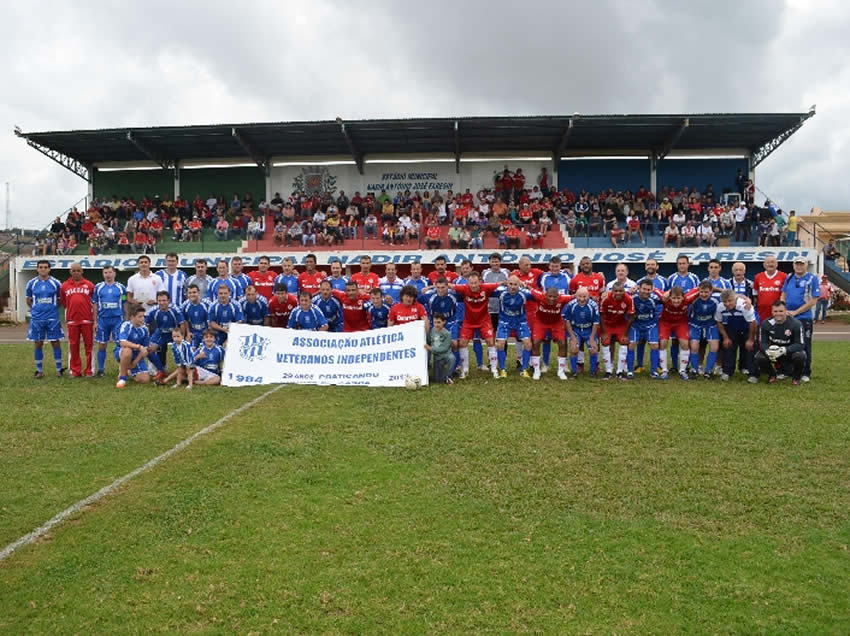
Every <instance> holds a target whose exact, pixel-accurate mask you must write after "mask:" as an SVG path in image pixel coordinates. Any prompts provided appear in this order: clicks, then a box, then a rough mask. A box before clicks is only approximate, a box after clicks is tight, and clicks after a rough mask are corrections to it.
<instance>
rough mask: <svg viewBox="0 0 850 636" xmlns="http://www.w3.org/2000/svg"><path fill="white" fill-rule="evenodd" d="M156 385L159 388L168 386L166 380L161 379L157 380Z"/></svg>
mask: <svg viewBox="0 0 850 636" xmlns="http://www.w3.org/2000/svg"><path fill="white" fill-rule="evenodd" d="M154 384H156V385H157V386H165V385H166V382H165V380H164V379H163V378H160V379H159V380H156V381H155V382H154Z"/></svg>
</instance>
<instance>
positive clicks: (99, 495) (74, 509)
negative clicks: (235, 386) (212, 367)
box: [0, 384, 285, 561]
mask: <svg viewBox="0 0 850 636" xmlns="http://www.w3.org/2000/svg"><path fill="white" fill-rule="evenodd" d="M284 386H285V385H283V384H278V385H277V386H274V387H272V388H271V389H269V390H268V391H266V392H265V393H263V394H262V395H260V396H259V397H256V398H254V399H253V400H251V401H250V402H246V403H245V404H243V405H242V406H240V407H239V408H237V409H234V410H232V411H230V413H228V414H227V415H224V416H223V417H221V418H219V419H218V420H216V421H215V422H213V423H212V424H210V425H209V426H207V427H206V428H202V429H201V430H200V431H198V432H197V433H194V434H193V435H190V436H189V437H187V438H186V439H184V440H183V441H182V442H178V443H177V444H176V445H175V446H173V447H171V448H169V449H168V450H167V451H165V452H164V453H162V454H161V455H157V456H156V457H154V458H153V459H152V460H150V461H149V462H148V463H146V464H145V465H143V466H140V467H139V468H136V469H135V470H134V471H132V472H129V473H127V474H126V475H124V476H123V477H119V478H118V479H116V480H115V481H113V482H112V483H111V484H109V485H108V486H104V487H103V488H101V489H100V490H98V491H97V492H96V493H93V494H91V495H89V496H88V497H86V498H85V499H80V501H78V502H77V503H75V504H74V505H72V506H69V507H68V508H65V510H63V511H62V512H60V513H59V514H58V515H56V516H55V517H53V518H52V519H51V520H50V521H48V522H46V523H44V524H43V525H40V526H39V527H38V528H36V529H35V530H33V531H32V532H29V533H27V534H25V535H24V536H22V537H21V538H20V539H18V540H17V541H13V542H12V543H10V544H9V545H7V546H6V547H5V548H3V550H2V551H0V561H3V560H4V559H6V558H7V557H9V556H10V555H11V554H12V553H13V552H14V551H15V550H17V549H18V548H21V547H23V546H25V545H29V544H30V543H32V542H33V541H35V540H36V539H38V538H39V537H42V536H44V535H45V534H46V533H47V532H48V531H49V530H50V529H51V528H53V527H54V526H57V525H59V524H60V523H62V522H63V521H65V520H66V519H68V518H69V517H71V516H73V515H75V514H77V513H78V512H80V511H81V510H82V509H83V508H85V507H86V506H90V505H91V504H93V503H95V502H96V501H99V500H101V499H103V498H104V497H106V496H108V495H110V494H112V493H113V492H115V491H116V490H118V488H120V487H121V486H122V485H124V484H125V483H126V482H128V481H130V480H131V479H133V478H134V477H136V476H138V475H140V474H142V473H143V472H145V471H147V470H150V469H151V468H153V467H154V466H157V465H158V464H161V463H162V462H164V461H165V460H166V459H168V458H169V457H171V456H172V455H174V454H175V453H179V452H180V451H181V450H183V449H184V448H186V447H187V446H188V445H189V444H191V443H192V442H194V441H195V440H197V439H198V438H199V437H201V436H203V435H207V434H209V433H212V432H213V431H215V430H216V429H218V428H220V427H222V426H224V425H225V424H226V423H227V422H228V421H230V420H231V419H233V418H234V417H236V416H237V415H239V414H240V413H243V412H244V411H246V410H247V409H249V408H251V407H252V406H254V405H255V404H257V403H259V402H260V401H262V400H264V399H266V398H267V397H268V396H270V395H271V394H272V393H274V392H276V391H279V390H280V389H282V388H283V387H284Z"/></svg>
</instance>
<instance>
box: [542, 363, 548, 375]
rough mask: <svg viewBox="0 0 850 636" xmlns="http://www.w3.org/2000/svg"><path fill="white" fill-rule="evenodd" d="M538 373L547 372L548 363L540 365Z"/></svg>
mask: <svg viewBox="0 0 850 636" xmlns="http://www.w3.org/2000/svg"><path fill="white" fill-rule="evenodd" d="M540 373H549V365H548V364H543V365H540Z"/></svg>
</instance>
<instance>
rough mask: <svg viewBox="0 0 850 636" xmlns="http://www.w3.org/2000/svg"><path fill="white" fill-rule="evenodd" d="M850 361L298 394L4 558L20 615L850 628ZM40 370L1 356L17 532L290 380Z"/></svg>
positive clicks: (552, 628) (445, 626)
mask: <svg viewBox="0 0 850 636" xmlns="http://www.w3.org/2000/svg"><path fill="white" fill-rule="evenodd" d="M848 354H850V344H848V343H815V353H814V359H815V365H814V368H815V373H814V377H813V381H812V382H811V383H810V384H808V385H804V386H801V387H792V386H791V385H790V382H789V381H786V382H780V383H778V384H777V385H775V386H767V385H766V384H764V382H762V383H761V384H759V385H757V386H752V385H749V384H747V383H746V382H744V381H743V379H742V378H740V377H736V378H734V379H733V380H732V381H731V382H729V383H728V384H727V383H721V382H720V381H719V380H716V381H705V380H700V381H693V382H681V381H678V380H670V381H668V382H659V381H651V380H650V379H648V378H646V377H645V376H639V377H638V379H636V380H635V381H633V382H630V383H622V382H617V381H612V382H603V381H601V380H596V381H591V380H588V379H586V378H581V379H580V380H578V381H575V382H559V381H557V380H556V379H555V377H554V372H550V373H549V374H548V376H546V377H544V379H543V380H541V381H540V382H533V381H531V380H522V379H521V378H519V377H518V376H517V375H516V374H512V376H511V377H510V378H508V379H507V380H500V381H497V380H493V379H492V377H491V376H490V375H489V374H487V373H478V372H477V371H473V373H472V377H471V378H470V379H469V380H467V381H463V382H459V383H457V384H456V385H455V386H432V387H428V388H426V389H423V390H421V391H418V392H410V391H404V390H391V389H390V390H388V389H384V390H381V389H364V388H353V387H349V388H346V387H323V388H320V387H300V386H285V387H283V388H281V389H280V390H278V391H276V392H274V393H273V394H271V395H269V396H268V397H266V398H265V399H263V400H262V401H260V402H259V403H257V404H256V405H254V406H253V407H251V408H250V409H248V410H245V411H243V412H241V413H239V414H237V415H235V416H234V417H232V418H231V419H229V420H228V421H227V422H226V423H225V424H224V425H223V426H222V427H221V428H219V429H218V430H216V431H214V432H212V433H211V434H209V435H205V436H203V437H200V438H198V439H197V441H195V442H194V443H193V444H191V445H190V446H188V447H187V448H186V449H185V450H183V451H181V452H180V453H177V454H175V455H173V456H171V457H169V458H168V459H166V460H165V461H163V462H162V463H160V464H159V465H157V466H156V467H154V468H153V469H151V470H150V471H147V472H144V473H142V474H140V475H139V476H138V477H136V478H134V479H132V480H130V481H128V482H127V483H126V484H124V485H123V486H122V487H121V488H120V489H118V490H117V492H115V493H113V494H110V495H109V496H107V497H105V498H103V499H101V500H99V501H98V502H97V503H95V504H93V505H92V506H89V507H86V508H85V509H83V510H82V511H81V512H79V513H78V514H75V515H74V516H73V517H72V518H71V519H69V520H68V521H66V522H64V523H62V524H60V525H58V526H56V527H55V528H53V529H52V530H51V531H50V532H49V533H48V534H47V535H46V536H44V537H42V538H40V539H38V540H37V541H36V542H34V543H33V544H31V545H26V546H24V547H22V548H20V549H19V550H17V551H16V552H14V553H13V554H12V555H11V556H10V557H9V558H7V559H6V560H4V561H2V562H0V632H3V633H23V632H35V633H44V632H60V633H92V632H106V631H108V632H140V631H156V632H173V631H211V632H222V631H236V632H240V633H245V632H269V631H292V632H357V633H364V632H367V633H368V632H391V633H422V632H434V631H445V632H470V631H474V632H478V631H498V632H506V631H547V632H632V633H647V632H652V633H673V632H713V633H716V632H747V633H751V632H774V633H775V632H782V633H787V632H793V633H847V632H848V631H850V603H848V590H850V549H848V545H850V522H849V521H848V520H849V519H850V515H848V509H850V461H848V448H850V424H849V423H848V417H847V412H848V408H850V398H849V397H848V395H850V394H848V392H847V386H848V381H850V372H848V369H847V364H846V360H847V359H848V357H850V356H849V355H848ZM110 364H114V361H113V360H112V359H111V358H110ZM31 366H32V354H31V348H30V347H29V346H27V345H2V346H0V395H2V396H3V407H2V408H3V417H2V420H0V421H2V424H0V449H2V452H0V484H2V489H0V549H2V548H3V547H4V546H6V545H8V544H10V543H11V542H13V541H15V540H16V539H18V538H19V537H21V536H22V535H24V534H26V533H28V532H30V531H31V530H32V529H34V528H36V527H37V526H40V525H41V524H43V523H44V522H45V521H47V520H48V519H50V518H51V517H53V516H54V515H55V514H57V513H58V512H60V511H61V510H63V509H65V508H66V507H68V506H70V505H71V504H73V503H75V502H77V501H78V500H80V499H82V498H84V497H86V496H88V495H90V494H92V493H94V492H95V491H97V490H98V489H100V488H102V487H104V486H106V485H107V484H110V483H111V482H113V481H114V480H115V479H117V478H119V477H121V476H122V475H125V474H126V473H128V472H130V471H132V470H134V469H136V468H138V467H139V466H142V465H143V464H145V463H146V462H147V461H148V460H150V459H151V458H153V457H155V456H157V455H159V454H160V453H162V452H164V451H166V450H168V449H170V448H172V447H173V446H174V445H175V444H176V443H178V442H179V441H181V440H183V439H185V438H187V437H188V436H190V435H192V434H193V433H195V432H196V431H199V430H201V429H203V428H204V427H206V426H208V425H209V424H212V423H213V422H215V421H217V420H219V419H220V418H221V417H222V416H225V415H227V414H228V413H230V412H232V411H233V410H234V409H237V408H238V407H240V406H242V405H244V404H245V403H247V402H249V401H251V400H252V399H254V398H257V397H258V396H260V395H262V394H263V393H265V392H266V391H268V390H269V389H268V387H252V388H248V389H226V388H220V387H219V388H206V387H197V388H196V389H195V390H194V391H192V392H191V393H190V392H187V391H183V390H179V391H175V390H172V389H170V388H164V387H163V388H161V387H154V386H145V387H139V386H129V387H128V388H127V389H125V390H124V391H122V392H118V391H116V390H114V389H113V383H114V374H113V375H110V379H104V380H94V379H93V380H82V379H78V380H71V379H61V380H60V379H57V378H54V377H52V376H51V375H50V374H49V373H48V377H46V378H45V379H44V380H43V381H41V382H36V381H34V380H32V379H31V375H32V371H31ZM111 370H112V367H110V371H111Z"/></svg>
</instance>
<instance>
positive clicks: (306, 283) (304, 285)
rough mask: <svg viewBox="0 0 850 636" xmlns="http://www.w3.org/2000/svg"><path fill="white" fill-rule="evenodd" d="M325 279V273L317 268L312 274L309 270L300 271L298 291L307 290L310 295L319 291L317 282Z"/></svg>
mask: <svg viewBox="0 0 850 636" xmlns="http://www.w3.org/2000/svg"><path fill="white" fill-rule="evenodd" d="M323 280H325V273H324V272H321V271H319V270H316V271H314V272H313V273H312V274H311V273H309V272H301V273H300V274H298V291H308V292H310V295H311V296H314V295H316V294H318V293H319V283H321V282H322V281H323Z"/></svg>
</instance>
